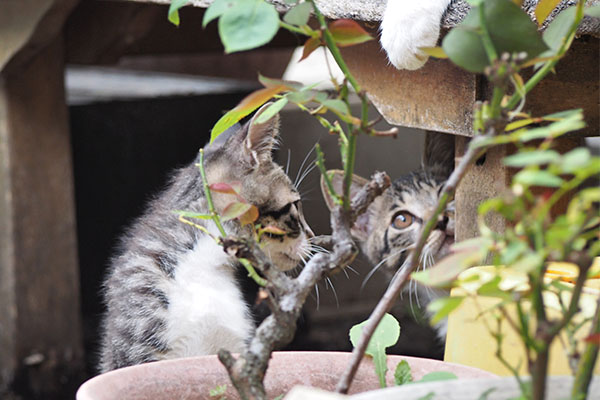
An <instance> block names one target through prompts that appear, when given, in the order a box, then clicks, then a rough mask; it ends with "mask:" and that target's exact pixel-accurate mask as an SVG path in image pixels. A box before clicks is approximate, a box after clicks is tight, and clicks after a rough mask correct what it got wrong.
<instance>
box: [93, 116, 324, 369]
mask: <svg viewBox="0 0 600 400" xmlns="http://www.w3.org/2000/svg"><path fill="white" fill-rule="evenodd" d="M262 110H264V107H263V108H262V109H261V110H259V111H258V112H257V113H256V114H255V116H254V117H253V118H252V120H251V121H249V122H248V123H246V124H245V125H244V126H243V127H241V128H240V127H239V125H238V126H237V127H236V128H234V129H230V130H229V131H228V132H226V133H223V134H222V135H221V136H220V137H219V138H218V140H216V141H215V142H213V143H212V144H211V145H209V146H208V147H206V149H205V160H204V168H205V171H206V176H207V180H208V182H209V183H217V182H224V183H233V182H241V191H240V195H241V196H242V197H243V198H244V199H246V201H248V202H250V203H252V204H254V205H255V206H257V207H258V209H259V213H260V216H259V219H258V221H257V222H258V223H260V224H262V225H263V226H267V225H274V226H276V227H278V228H280V229H282V230H284V231H286V232H287V233H286V234H285V235H284V236H277V237H269V236H268V235H263V238H262V239H261V240H262V243H261V244H262V245H263V248H264V251H265V253H266V254H267V255H268V256H269V257H270V258H271V260H272V261H273V262H274V263H275V264H276V265H277V266H278V267H279V268H281V269H282V270H289V269H292V268H294V267H295V266H296V265H297V264H298V263H299V261H300V260H301V255H303V254H304V253H305V252H306V249H307V248H308V238H309V237H310V236H311V235H312V232H311V231H310V228H309V227H308V225H307V224H306V222H305V220H304V217H303V214H302V209H301V205H300V195H299V194H298V192H297V191H296V189H295V188H294V187H293V185H292V183H291V181H290V180H289V178H288V177H287V175H286V174H285V173H284V171H283V169H282V168H281V167H280V166H279V165H277V164H275V163H274V162H273V161H272V158H271V151H272V148H273V146H274V143H275V141H276V137H277V135H278V129H279V117H278V116H277V115H276V116H274V117H272V118H271V119H270V120H268V121H267V122H264V123H260V124H257V123H256V119H257V116H258V115H260V114H261V112H262ZM197 162H198V160H196V161H195V162H194V163H192V164H190V165H188V166H187V167H185V168H182V169H181V170H179V171H177V172H176V173H175V175H174V176H173V178H172V181H171V183H170V184H169V185H168V187H167V188H166V190H165V191H164V192H163V193H162V194H160V195H158V197H156V198H155V199H154V200H153V201H152V202H151V203H150V205H149V207H148V209H147V211H146V212H145V213H144V214H143V215H142V216H141V217H140V218H139V219H138V220H137V221H135V223H134V224H133V226H131V228H129V230H128V231H127V232H126V233H125V235H124V237H123V238H122V240H121V245H120V249H119V251H118V255H117V256H116V257H114V259H113V260H112V265H111V266H110V269H109V273H108V277H107V279H106V281H105V286H104V288H105V290H104V296H105V302H106V307H107V311H106V315H105V317H104V321H103V327H102V329H103V332H102V348H101V370H102V371H103V372H104V371H108V370H112V369H115V368H120V367H125V366H129V365H134V364H139V363H143V362H148V361H154V360H162V359H170V358H175V357H186V356H197V355H206V354H215V353H216V352H217V351H218V350H219V349H221V348H225V349H227V350H229V351H231V352H240V351H242V350H243V349H244V346H245V341H246V340H247V339H248V338H249V336H250V335H251V333H252V332H253V330H254V328H255V323H254V321H253V316H252V314H251V310H250V307H249V304H248V301H247V300H250V301H251V300H252V298H251V297H249V298H247V299H246V300H245V299H244V293H243V292H242V285H244V284H245V283H242V282H239V281H238V280H237V275H243V274H239V273H238V272H239V271H240V269H241V268H242V267H241V266H240V265H239V264H238V263H236V261H235V260H234V259H233V258H232V257H230V256H228V255H227V254H226V253H225V252H224V251H223V249H222V248H221V247H220V246H219V245H217V244H216V243H215V241H214V240H213V239H211V238H210V237H209V236H208V235H206V234H203V233H202V232H201V231H200V230H199V229H197V228H194V227H191V226H189V225H186V224H184V223H182V222H181V221H179V220H178V218H177V216H176V215H175V214H174V213H173V211H174V210H186V211H192V212H198V213H207V212H208V208H207V202H206V198H205V195H204V190H203V187H202V177H201V175H200V171H199V168H198V167H197V165H196V163H197ZM213 200H214V204H215V208H216V210H217V212H221V211H223V209H224V208H225V206H226V205H227V204H228V203H229V202H231V200H232V197H231V195H227V194H220V193H214V194H213ZM194 222H195V223H198V224H202V225H204V226H205V227H206V228H207V229H208V230H209V231H211V232H212V233H214V234H218V231H217V229H216V227H215V226H214V225H213V223H212V222H209V221H205V220H194ZM224 228H225V230H226V232H227V234H229V235H235V236H239V235H246V234H249V229H250V228H249V227H248V226H246V227H242V226H241V225H240V224H239V222H238V221H237V220H231V221H227V222H225V223H224ZM246 279H247V278H246ZM247 297H248V296H247Z"/></svg>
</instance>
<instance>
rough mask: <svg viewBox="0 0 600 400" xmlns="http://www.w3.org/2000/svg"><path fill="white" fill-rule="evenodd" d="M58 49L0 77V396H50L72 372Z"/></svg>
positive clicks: (69, 207)
mask: <svg viewBox="0 0 600 400" xmlns="http://www.w3.org/2000/svg"><path fill="white" fill-rule="evenodd" d="M63 54H64V53H63V46H62V39H58V40H55V41H54V43H52V44H51V45H50V46H48V47H47V48H46V49H45V50H44V51H42V52H40V53H39V54H38V55H37V56H35V57H34V58H33V59H30V62H29V63H27V64H25V65H22V66H21V68H20V69H19V72H18V73H17V72H16V71H13V73H12V74H10V75H8V76H7V75H5V74H3V75H1V76H0V144H1V145H0V160H1V164H0V193H2V196H1V197H0V250H1V252H0V327H2V328H1V329H0V397H2V393H3V391H6V390H7V389H10V390H13V391H14V393H17V394H21V395H23V396H25V397H35V398H54V397H55V395H56V393H63V394H65V387H64V386H65V382H69V384H71V385H72V384H73V383H77V380H75V381H73V380H72V379H71V380H69V379H68V378H72V376H73V375H77V374H81V371H82V358H83V357H82V356H83V354H82V346H81V325H80V316H79V274H78V265H77V247H76V232H75V210H74V196H73V178H72V164H71V154H70V140H69V127H68V118H67V108H66V106H65V94H64V82H63V80H64V72H63V68H64V65H63V61H62V60H63ZM67 393H69V392H67ZM72 393H73V392H70V397H72ZM64 398H66V397H64Z"/></svg>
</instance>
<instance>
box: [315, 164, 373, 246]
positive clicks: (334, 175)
mask: <svg viewBox="0 0 600 400" xmlns="http://www.w3.org/2000/svg"><path fill="white" fill-rule="evenodd" d="M327 173H328V174H329V176H330V177H331V183H332V184H333V189H334V190H335V192H336V193H338V194H339V193H342V191H343V187H344V171H342V170H339V169H334V170H329V171H327ZM367 183H369V180H368V179H365V178H362V177H360V176H358V175H352V184H351V185H350V198H353V197H354V195H356V193H358V191H359V190H360V189H362V188H363V186H365V185H366V184H367ZM321 193H323V198H324V199H325V203H326V204H327V207H328V208H329V210H333V208H334V207H335V205H336V204H335V201H334V200H333V198H332V197H331V193H329V189H328V188H327V184H326V183H325V179H324V178H323V176H321ZM351 232H352V235H353V236H354V237H355V238H356V239H358V240H366V239H367V237H368V233H369V211H368V210H367V211H365V212H364V213H363V214H361V215H360V216H359V217H358V218H357V219H356V222H354V226H352V228H351Z"/></svg>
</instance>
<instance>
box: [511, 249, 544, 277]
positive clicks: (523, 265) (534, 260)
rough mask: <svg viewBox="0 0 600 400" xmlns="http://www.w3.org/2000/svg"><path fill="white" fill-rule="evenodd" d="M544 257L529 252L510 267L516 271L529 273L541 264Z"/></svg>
mask: <svg viewBox="0 0 600 400" xmlns="http://www.w3.org/2000/svg"><path fill="white" fill-rule="evenodd" d="M543 262H544V258H543V257H542V256H541V255H539V254H538V253H529V254H527V255H526V256H525V257H522V258H521V259H520V260H517V261H516V262H515V263H513V264H512V265H511V267H512V268H513V269H514V270H515V271H518V272H524V273H529V272H531V271H533V270H535V269H538V268H540V267H541V266H542V263H543Z"/></svg>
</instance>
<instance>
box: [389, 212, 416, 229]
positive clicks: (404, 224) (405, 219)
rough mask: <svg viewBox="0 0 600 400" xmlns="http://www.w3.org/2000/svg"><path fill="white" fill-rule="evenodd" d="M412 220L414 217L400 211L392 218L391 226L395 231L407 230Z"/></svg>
mask: <svg viewBox="0 0 600 400" xmlns="http://www.w3.org/2000/svg"><path fill="white" fill-rule="evenodd" d="M414 219H415V217H414V216H413V215H412V214H411V213H409V212H408V211H400V212H399V213H398V214H396V216H395V217H394V220H393V221H392V226H393V227H394V228H396V229H404V228H408V227H409V226H411V225H412V223H413V221H414Z"/></svg>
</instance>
